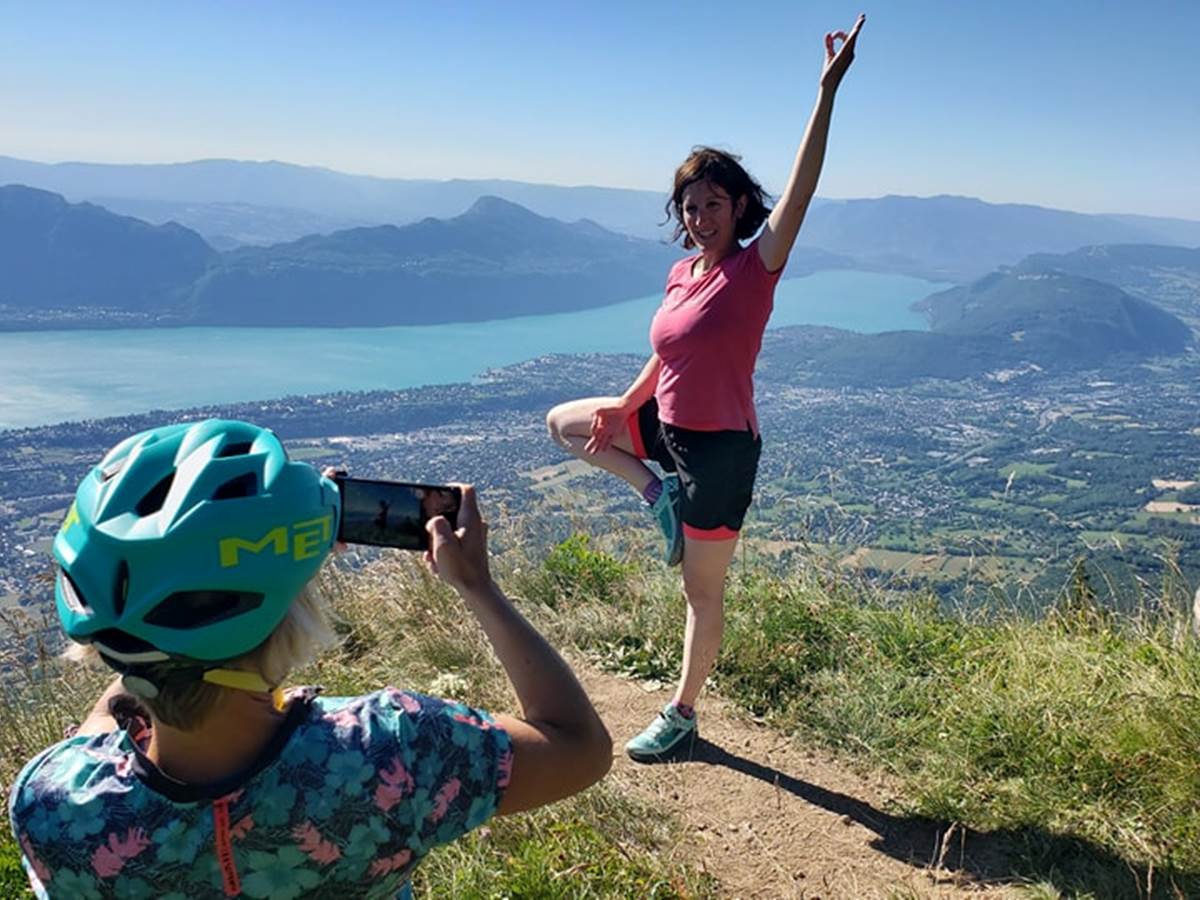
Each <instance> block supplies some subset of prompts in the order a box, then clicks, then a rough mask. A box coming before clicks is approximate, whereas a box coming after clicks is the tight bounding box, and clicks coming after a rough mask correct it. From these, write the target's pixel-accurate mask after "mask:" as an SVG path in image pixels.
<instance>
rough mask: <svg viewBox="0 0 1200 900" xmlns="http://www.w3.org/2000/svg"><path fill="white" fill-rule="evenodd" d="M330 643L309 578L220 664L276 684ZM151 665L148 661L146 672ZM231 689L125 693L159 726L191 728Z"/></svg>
mask: <svg viewBox="0 0 1200 900" xmlns="http://www.w3.org/2000/svg"><path fill="white" fill-rule="evenodd" d="M336 642H337V635H336V633H335V632H334V630H333V622H332V615H331V613H330V611H329V608H328V606H327V605H326V603H325V599H324V597H323V596H322V595H321V592H320V589H319V588H318V587H317V586H316V583H315V582H312V581H310V582H309V583H308V584H306V585H305V586H304V587H303V588H301V590H300V593H299V594H297V595H296V599H295V600H293V601H292V605H291V606H289V607H288V611H287V615H285V616H284V618H283V621H282V622H280V623H279V624H278V625H276V626H275V630H274V631H272V632H271V634H270V635H269V636H268V637H267V639H266V640H265V641H263V642H262V643H261V644H259V645H258V646H257V647H255V648H254V649H253V650H251V651H250V652H249V653H246V654H244V655H243V656H239V657H237V658H236V659H230V660H226V661H225V662H224V663H223V664H222V666H221V667H222V668H229V669H244V670H246V671H248V672H257V673H258V674H259V675H261V676H262V678H263V680H264V681H265V682H267V684H270V685H278V684H280V683H281V682H282V681H283V680H284V679H285V678H286V677H287V676H288V674H289V673H290V672H292V671H294V670H296V669H298V668H300V667H301V666H304V665H306V664H307V663H309V662H311V661H312V660H313V659H315V658H316V657H317V655H318V654H319V653H320V652H321V651H322V650H324V649H325V648H327V647H330V646H332V645H333V644H335V643H336ZM64 655H65V656H66V657H67V658H68V659H72V660H77V661H95V660H98V659H99V658H100V653H99V651H97V650H96V648H95V647H93V646H91V645H89V644H75V643H72V644H71V645H70V646H68V647H67V649H66V651H65V653H64ZM172 667H173V666H172V664H171V663H165V664H163V665H162V670H161V671H162V672H163V674H166V673H169V672H170V670H171V668H172ZM154 668H155V667H154V665H153V664H151V671H152V673H153V669H154ZM232 690H236V688H228V687H222V686H221V685H216V684H210V683H209V682H207V681H188V682H183V683H175V684H172V683H170V682H167V683H165V684H163V685H162V687H161V688H160V689H159V692H158V696H156V697H142V696H140V695H138V694H136V693H135V692H132V691H131V693H134V695H135V696H137V698H138V701H139V702H140V703H141V704H142V705H143V706H145V707H146V709H148V710H149V711H150V714H151V715H152V716H153V717H154V718H155V719H157V720H158V721H160V722H162V723H163V724H164V725H170V726H171V727H172V728H178V729H180V730H182V731H193V730H195V729H196V728H199V727H200V725H202V724H203V723H204V720H205V719H206V718H208V716H209V714H210V713H212V711H213V709H214V708H215V707H216V705H217V702H218V700H220V699H221V698H222V697H223V696H224V695H225V693H226V692H228V691H232Z"/></svg>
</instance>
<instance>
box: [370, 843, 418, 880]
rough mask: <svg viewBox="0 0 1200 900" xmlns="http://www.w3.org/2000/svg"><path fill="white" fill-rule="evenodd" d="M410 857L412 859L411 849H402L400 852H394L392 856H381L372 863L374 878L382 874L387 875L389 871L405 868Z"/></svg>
mask: <svg viewBox="0 0 1200 900" xmlns="http://www.w3.org/2000/svg"><path fill="white" fill-rule="evenodd" d="M410 859H412V851H411V850H401V851H400V852H399V853H393V854H392V855H391V856H384V857H381V858H379V859H377V860H375V861H374V862H373V863H371V870H370V871H371V875H372V876H373V877H374V878H379V877H380V876H381V875H387V874H388V873H389V872H395V871H397V870H399V869H403V868H404V867H405V866H407V865H408V861H409V860H410Z"/></svg>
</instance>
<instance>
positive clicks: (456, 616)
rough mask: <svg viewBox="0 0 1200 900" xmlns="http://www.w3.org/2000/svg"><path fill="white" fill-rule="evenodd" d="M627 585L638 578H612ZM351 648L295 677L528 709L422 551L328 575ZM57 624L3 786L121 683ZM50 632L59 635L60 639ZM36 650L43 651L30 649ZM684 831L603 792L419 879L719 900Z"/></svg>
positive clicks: (9, 723)
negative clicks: (686, 847) (60, 649)
mask: <svg viewBox="0 0 1200 900" xmlns="http://www.w3.org/2000/svg"><path fill="white" fill-rule="evenodd" d="M608 575H609V576H612V577H614V578H615V577H623V576H624V569H622V568H621V567H616V568H613V569H610V570H609V571H608ZM322 589H323V591H324V593H325V594H326V595H327V597H328V598H329V600H330V602H331V605H332V606H333V608H334V609H335V611H336V613H337V615H338V618H339V624H338V628H339V631H340V632H341V638H342V641H341V644H340V645H339V647H338V648H337V649H335V650H333V651H330V652H328V653H327V654H325V655H324V656H323V657H322V658H321V659H320V660H319V661H318V662H317V663H315V664H313V665H312V666H311V667H309V669H307V670H306V671H303V672H299V673H297V674H296V677H295V678H294V679H292V681H293V682H294V683H297V684H304V683H307V684H320V685H322V686H323V687H324V688H325V692H326V693H327V694H331V695H338V694H357V693H363V692H365V691H369V690H374V689H377V688H379V687H382V686H384V685H386V684H394V685H400V686H404V687H408V688H412V689H415V690H419V691H424V692H429V693H434V694H438V695H441V696H450V697H454V698H457V699H461V700H464V701H467V702H470V703H472V704H473V705H477V706H481V707H483V708H489V709H506V710H513V709H516V702H515V698H514V697H513V696H512V695H511V692H510V689H509V688H508V685H507V681H506V679H505V678H504V675H503V672H502V670H501V669H500V668H499V666H498V664H497V663H496V662H495V661H494V659H493V657H492V655H491V654H490V653H489V652H488V650H487V645H486V641H485V639H484V638H483V636H482V633H481V632H480V630H479V628H478V627H477V626H476V625H475V624H474V623H473V622H472V621H471V620H470V617H469V616H468V615H466V614H465V613H464V610H463V607H462V604H461V602H460V601H459V600H458V599H457V597H456V596H455V595H454V594H453V592H452V591H450V590H448V589H447V588H446V587H445V586H443V585H442V584H441V583H440V582H437V581H436V580H435V579H433V578H431V577H430V576H429V574H428V573H427V572H426V571H425V570H424V568H423V567H422V566H421V565H419V564H418V563H417V561H416V560H415V559H414V558H413V557H411V556H408V555H403V556H396V557H393V558H391V559H390V560H388V561H385V562H377V563H374V564H372V565H370V566H368V567H366V568H364V569H362V570H360V571H358V572H355V573H350V572H347V571H345V570H340V571H339V570H336V569H335V570H333V571H327V573H326V575H325V576H324V577H323V578H322ZM46 624H47V623H44V622H40V621H34V620H33V619H32V618H30V617H28V616H24V617H21V616H18V617H16V618H13V619H11V620H10V621H9V623H8V627H9V628H10V629H14V630H16V629H19V630H20V631H21V632H22V635H23V637H22V638H20V639H19V640H17V641H15V642H14V643H15V644H16V645H18V646H19V647H21V648H22V649H23V651H24V652H17V650H16V647H14V649H13V651H10V653H9V658H8V659H7V660H6V661H5V669H6V671H7V674H6V680H5V682H4V689H5V693H4V696H3V702H2V703H0V735H2V740H3V745H2V746H3V755H2V757H0V786H3V790H4V792H5V797H7V792H8V788H9V786H10V785H11V784H12V782H13V779H14V778H15V776H16V774H17V771H18V769H19V767H20V765H21V764H22V763H23V762H24V761H25V760H27V759H29V758H30V757H32V756H33V755H34V754H35V753H36V752H37V751H39V750H41V749H42V748H43V747H45V746H48V745H49V744H51V743H53V742H55V741H57V740H59V739H60V738H61V737H62V735H63V731H64V729H65V728H66V727H67V726H68V725H69V724H70V723H72V722H77V721H79V720H80V719H81V718H82V717H83V715H84V714H85V713H86V712H87V710H88V709H89V708H90V706H91V704H92V703H93V702H94V700H95V698H96V696H98V695H99V693H100V691H101V690H102V689H103V686H104V684H105V683H106V682H107V681H108V679H109V677H110V676H109V674H108V673H107V672H106V671H104V670H90V669H81V668H79V667H77V666H76V665H74V664H69V663H66V662H65V661H62V660H60V659H58V658H57V656H56V655H55V653H54V649H55V648H54V647H51V646H42V645H40V644H39V641H40V640H42V638H39V637H38V635H39V634H40V633H42V629H43V627H44V626H45V625H46ZM47 633H50V634H52V633H53V629H49V630H48V631H47ZM31 649H32V654H31V653H30V652H29V651H30V650H31ZM680 837H681V829H680V825H679V823H677V822H674V821H672V820H671V819H670V818H669V817H664V816H663V815H662V813H661V811H655V812H651V811H650V810H647V809H645V808H643V807H642V806H641V805H639V804H638V803H637V802H635V801H634V800H632V799H631V798H629V797H625V796H623V795H621V794H620V793H619V792H618V791H616V790H615V789H614V788H613V787H611V786H610V785H607V784H603V783H602V784H600V785H597V786H596V787H593V788H592V789H591V790H589V791H587V792H585V793H584V794H581V795H579V796H577V797H575V798H572V799H571V800H569V801H566V802H563V803H559V804H555V805H554V806H551V807H549V808H546V809H543V810H539V811H537V812H536V813H534V814H532V815H523V816H514V817H511V818H500V819H494V820H493V821H492V822H490V823H489V825H488V827H487V828H486V829H483V830H480V831H477V832H475V833H473V834H471V835H469V836H468V837H466V838H465V839H463V840H460V841H458V842H456V843H455V844H453V845H451V846H448V847H444V848H439V849H438V850H435V851H434V852H433V853H432V854H431V855H430V857H429V858H428V859H426V860H425V861H424V862H423V863H422V865H421V866H420V867H419V868H418V870H417V875H416V877H415V885H416V888H417V891H418V895H419V896H430V897H544V898H557V897H564V898H565V897H571V898H626V897H635V896H636V897H649V898H663V900H665V898H680V897H697V898H703V897H713V896H716V890H715V883H714V882H713V881H712V879H711V878H710V877H709V876H707V875H704V874H702V873H700V872H697V871H696V870H695V868H694V867H693V866H690V865H689V864H688V861H687V860H686V859H683V858H681V857H679V856H678V855H677V851H676V849H675V848H677V847H678V845H679V844H680ZM19 860H20V857H19V852H18V849H17V846H16V844H15V842H14V841H13V839H12V836H11V835H10V834H9V833H8V829H7V828H4V829H2V830H0V897H5V898H8V897H17V896H22V895H29V893H28V889H27V884H26V880H25V876H24V873H23V872H22V871H21V868H20V861H19Z"/></svg>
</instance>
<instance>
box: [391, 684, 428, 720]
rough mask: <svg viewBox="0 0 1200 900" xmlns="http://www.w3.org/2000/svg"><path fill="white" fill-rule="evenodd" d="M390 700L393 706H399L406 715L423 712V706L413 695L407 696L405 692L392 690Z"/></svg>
mask: <svg viewBox="0 0 1200 900" xmlns="http://www.w3.org/2000/svg"><path fill="white" fill-rule="evenodd" d="M388 699H390V700H391V701H392V705H393V706H399V707H400V708H401V709H403V710H404V711H405V712H406V713H409V714H410V715H415V714H416V713H419V712H420V711H421V704H420V703H418V702H417V700H416V698H415V697H413V696H412V695H411V694H406V693H404V691H397V690H394V689H393V690H392V692H391V693H390V694H389V697H388Z"/></svg>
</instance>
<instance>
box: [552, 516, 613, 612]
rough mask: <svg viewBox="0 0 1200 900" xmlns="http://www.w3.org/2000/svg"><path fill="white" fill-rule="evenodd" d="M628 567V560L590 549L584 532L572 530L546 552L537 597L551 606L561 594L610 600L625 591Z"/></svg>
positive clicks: (592, 599) (576, 597) (589, 543)
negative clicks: (541, 581)
mask: <svg viewBox="0 0 1200 900" xmlns="http://www.w3.org/2000/svg"><path fill="white" fill-rule="evenodd" d="M632 571H633V569H632V567H631V566H630V565H629V564H627V563H623V562H621V561H620V560H618V559H616V558H615V557H613V556H611V555H609V554H608V553H605V552H604V551H603V550H597V549H593V547H592V546H591V538H590V537H589V536H588V535H586V534H583V533H581V532H576V533H575V534H573V535H571V536H570V537H569V538H567V539H566V540H565V541H563V542H562V543H560V544H558V545H556V546H554V547H552V548H551V549H550V552H549V553H547V554H546V558H545V560H544V561H543V562H542V565H541V574H542V576H543V578H544V583H543V585H542V586H541V587H542V590H541V591H540V592H539V599H541V600H542V602H544V603H546V605H547V606H551V607H554V606H557V605H558V601H559V599H560V598H562V597H568V598H572V599H580V598H582V599H587V600H591V601H596V602H599V603H610V602H613V601H614V600H617V599H620V598H622V597H624V596H626V595H627V594H628V578H629V575H630V574H631V573H632Z"/></svg>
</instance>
